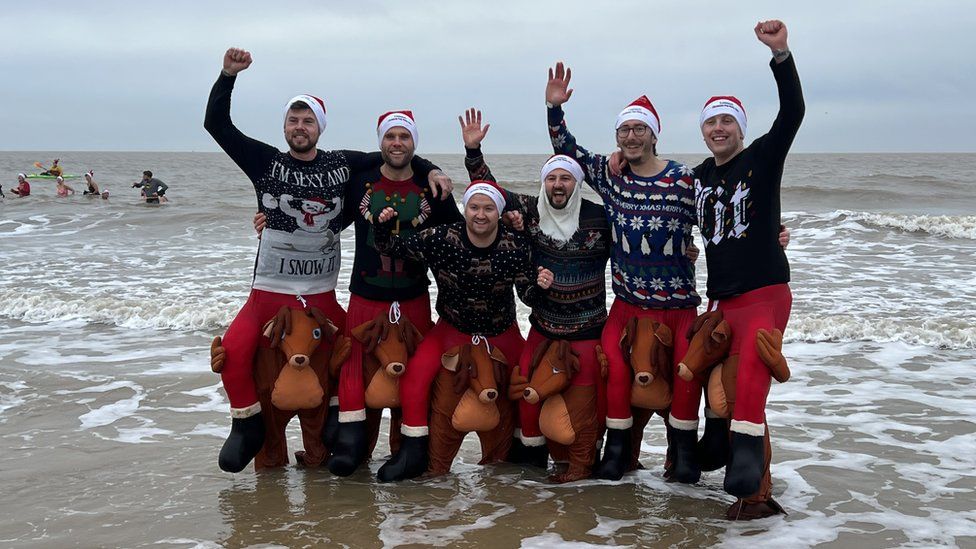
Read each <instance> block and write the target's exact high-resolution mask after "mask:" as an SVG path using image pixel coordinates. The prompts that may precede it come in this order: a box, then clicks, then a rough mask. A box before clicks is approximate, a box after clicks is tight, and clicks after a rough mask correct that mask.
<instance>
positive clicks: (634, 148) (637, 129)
mask: <svg viewBox="0 0 976 549" xmlns="http://www.w3.org/2000/svg"><path fill="white" fill-rule="evenodd" d="M638 134H640V135H638ZM656 144H657V136H655V135H654V132H652V131H651V129H650V128H649V127H648V126H647V124H644V123H643V122H640V121H638V120H628V121H626V122H624V123H623V124H621V125H620V127H619V128H617V146H618V147H620V150H621V152H622V153H623V155H624V158H625V159H626V160H627V162H629V163H631V164H645V163H647V162H648V161H649V160H650V159H651V158H653V157H654V155H655V153H654V146H655V145H656Z"/></svg>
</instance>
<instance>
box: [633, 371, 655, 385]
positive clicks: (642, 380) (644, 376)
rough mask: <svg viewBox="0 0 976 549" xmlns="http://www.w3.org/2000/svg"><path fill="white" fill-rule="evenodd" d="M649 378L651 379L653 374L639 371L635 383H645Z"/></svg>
mask: <svg viewBox="0 0 976 549" xmlns="http://www.w3.org/2000/svg"><path fill="white" fill-rule="evenodd" d="M651 379H653V376H651V374H649V373H647V372H641V373H639V374H637V384H638V385H647V384H648V383H650V382H651Z"/></svg>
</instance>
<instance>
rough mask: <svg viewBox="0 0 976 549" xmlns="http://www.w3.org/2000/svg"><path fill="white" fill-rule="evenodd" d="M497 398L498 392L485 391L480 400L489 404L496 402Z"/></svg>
mask: <svg viewBox="0 0 976 549" xmlns="http://www.w3.org/2000/svg"><path fill="white" fill-rule="evenodd" d="M496 398H498V391H496V390H494V389H485V390H484V391H481V397H480V398H479V400H481V402H484V403H485V404H487V403H489V402H495V399H496Z"/></svg>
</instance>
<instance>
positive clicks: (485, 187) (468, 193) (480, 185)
mask: <svg viewBox="0 0 976 549" xmlns="http://www.w3.org/2000/svg"><path fill="white" fill-rule="evenodd" d="M476 194H483V195H485V196H487V197H488V198H490V199H491V201H492V202H494V203H495V207H497V208H498V211H499V212H501V211H502V210H504V209H505V191H503V190H502V188H501V187H499V186H498V183H495V182H494V181H486V180H484V179H480V180H477V181H472V182H471V184H470V185H468V188H467V189H465V190H464V197H463V198H461V203H462V204H464V205H465V206H467V205H468V200H471V197H472V196H474V195H476Z"/></svg>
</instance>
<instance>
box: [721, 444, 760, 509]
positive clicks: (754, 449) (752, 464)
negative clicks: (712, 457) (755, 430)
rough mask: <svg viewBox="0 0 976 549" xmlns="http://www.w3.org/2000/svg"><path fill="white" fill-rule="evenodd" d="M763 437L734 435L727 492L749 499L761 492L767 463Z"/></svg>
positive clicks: (728, 470) (726, 471)
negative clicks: (760, 484) (760, 487)
mask: <svg viewBox="0 0 976 549" xmlns="http://www.w3.org/2000/svg"><path fill="white" fill-rule="evenodd" d="M763 441H764V438H763V437H762V436H752V435H746V434H743V433H736V432H734V431H733V433H732V442H731V447H732V457H731V459H730V460H729V465H728V467H727V468H726V469H725V484H724V487H725V491H726V492H728V493H730V494H732V495H733V496H735V497H737V498H747V497H749V496H751V495H753V494H755V493H756V492H758V491H759V483H760V481H761V480H762V475H763V466H764V463H765V454H764V452H765V449H764V444H763Z"/></svg>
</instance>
